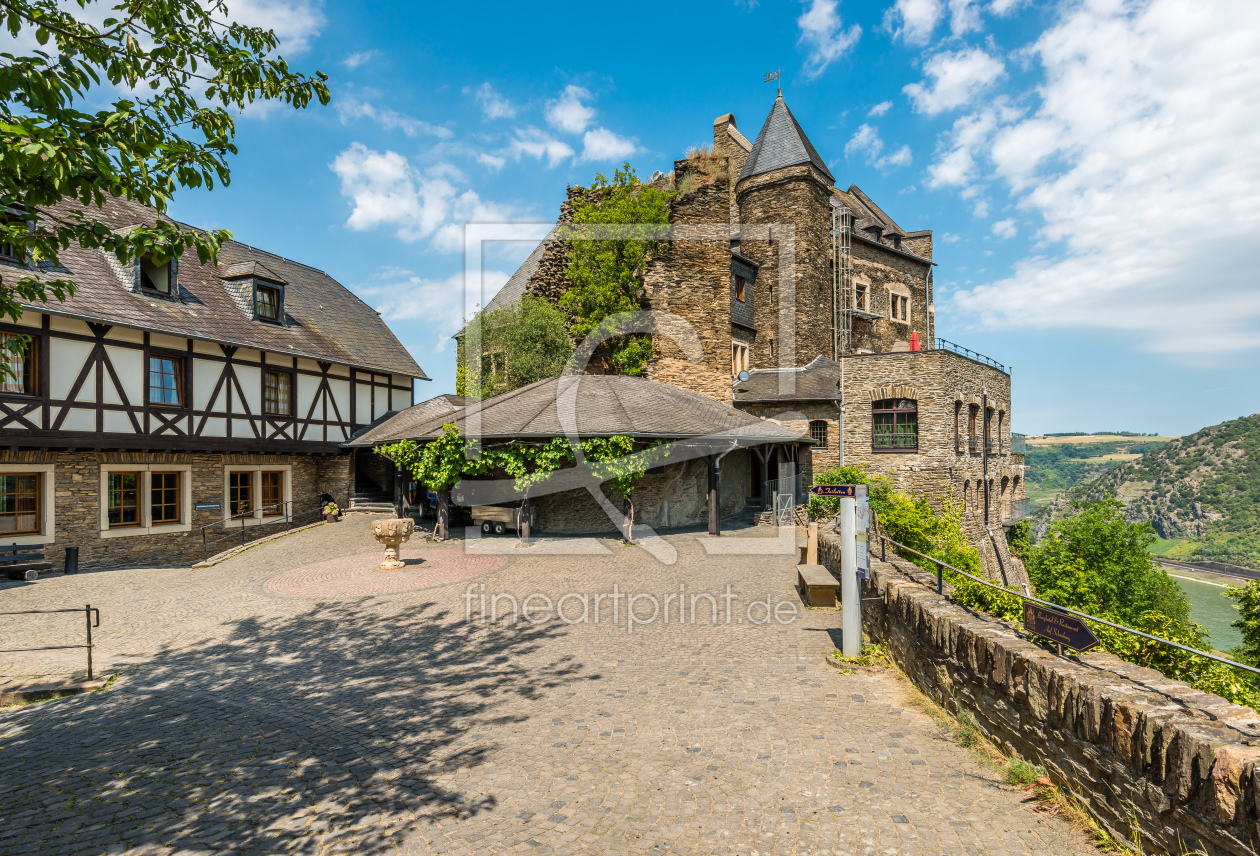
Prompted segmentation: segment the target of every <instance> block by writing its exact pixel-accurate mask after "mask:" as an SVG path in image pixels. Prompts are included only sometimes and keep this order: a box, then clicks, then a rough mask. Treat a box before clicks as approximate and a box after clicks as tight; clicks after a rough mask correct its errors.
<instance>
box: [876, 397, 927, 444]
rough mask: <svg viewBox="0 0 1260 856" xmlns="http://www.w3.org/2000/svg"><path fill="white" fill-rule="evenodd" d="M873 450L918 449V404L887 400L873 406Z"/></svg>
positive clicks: (900, 400) (911, 401) (902, 399)
mask: <svg viewBox="0 0 1260 856" xmlns="http://www.w3.org/2000/svg"><path fill="white" fill-rule="evenodd" d="M871 448H872V449H882V450H886V451H894V452H897V451H913V450H915V449H918V448H919V404H918V402H917V401H914V400H913V399H909V398H886V399H884V400H883V401H877V402H875V403H874V404H873V405H871Z"/></svg>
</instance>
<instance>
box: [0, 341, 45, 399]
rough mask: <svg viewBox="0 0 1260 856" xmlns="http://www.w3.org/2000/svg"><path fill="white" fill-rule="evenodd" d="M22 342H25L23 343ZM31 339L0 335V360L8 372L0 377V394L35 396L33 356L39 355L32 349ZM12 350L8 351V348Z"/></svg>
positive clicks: (33, 342) (36, 350)
mask: <svg viewBox="0 0 1260 856" xmlns="http://www.w3.org/2000/svg"><path fill="white" fill-rule="evenodd" d="M22 340H25V341H24V342H23V341H22ZM34 344H35V341H34V340H33V339H30V338H27V337H25V336H21V335H19V334H17V333H0V360H4V362H5V363H6V364H7V366H8V371H6V372H4V374H3V375H0V394H8V395H37V394H38V392H37V390H36V387H35V379H36V378H37V377H38V375H37V374H36V372H35V355H36V354H37V353H39V351H38V349H37V348H35V347H34ZM11 346H12V347H13V350H10V347H11Z"/></svg>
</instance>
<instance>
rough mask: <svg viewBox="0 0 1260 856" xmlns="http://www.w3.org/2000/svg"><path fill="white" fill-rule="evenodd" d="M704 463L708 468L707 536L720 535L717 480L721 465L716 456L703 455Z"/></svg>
mask: <svg viewBox="0 0 1260 856" xmlns="http://www.w3.org/2000/svg"><path fill="white" fill-rule="evenodd" d="M704 462H705V463H706V464H707V465H708V468H709V534H710V535H721V534H722V523H721V519H720V518H719V516H718V479H719V477H720V475H721V471H720V469H719V467H720V466H721V465H720V463H719V461H718V456H717V455H705V456H704Z"/></svg>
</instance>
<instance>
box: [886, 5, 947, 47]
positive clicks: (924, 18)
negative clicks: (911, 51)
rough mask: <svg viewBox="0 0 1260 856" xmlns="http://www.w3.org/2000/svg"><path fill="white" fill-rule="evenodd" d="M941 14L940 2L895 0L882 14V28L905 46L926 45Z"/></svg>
mask: <svg viewBox="0 0 1260 856" xmlns="http://www.w3.org/2000/svg"><path fill="white" fill-rule="evenodd" d="M943 12H944V10H943V8H942V5H941V2H940V0H897V2H896V3H894V4H893V5H892V7H891V8H890V9H889V10H888V11H887V12H885V13H884V26H885V27H887V28H888V29H889V30H891V31H892V34H893V37H894V38H900V39H901V40H902V41H904V42H905V43H906V44H910V45H926V44H927V43H928V41H929V40H930V39H931V38H932V33H933V31H935V30H936V25H937V23H939V22H940V20H941V15H942V14H943Z"/></svg>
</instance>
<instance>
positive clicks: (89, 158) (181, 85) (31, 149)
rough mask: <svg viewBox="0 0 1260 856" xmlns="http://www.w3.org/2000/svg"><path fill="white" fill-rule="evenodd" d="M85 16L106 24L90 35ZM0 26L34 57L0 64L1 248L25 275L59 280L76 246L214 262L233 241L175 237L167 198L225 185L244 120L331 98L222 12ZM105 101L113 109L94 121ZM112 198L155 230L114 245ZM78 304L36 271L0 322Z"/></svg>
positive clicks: (206, 0)
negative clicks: (129, 205)
mask: <svg viewBox="0 0 1260 856" xmlns="http://www.w3.org/2000/svg"><path fill="white" fill-rule="evenodd" d="M90 8H92V9H95V8H106V9H108V10H109V11H108V13H106V16H105V18H104V19H103V21H102V22H101V25H100V26H99V27H98V26H97V25H95V24H93V23H91V22H90V20H88V19H89V18H91V17H92V15H91V14H90V12H89V9H90ZM0 19H2V20H3V25H4V27H5V28H6V29H7V30H8V32H9V35H10V36H13V37H15V38H16V37H17V36H19V35H20V34H22V33H23V32H28V33H31V34H32V35H33V36H34V38H35V40H36V42H38V44H39V45H40V48H38V49H36V50H33V51H31V52H30V54H29V55H26V56H18V55H15V54H12V53H0V209H3V219H0V243H5V244H8V245H9V246H10V247H12V248H13V250H14V252H15V254H16V256H17V258H18V260H19V262H21V263H23V264H24V265H26V266H28V270H30V268H31V267H32V266H40V267H46V268H50V269H53V270H55V269H56V268H58V267H59V266H60V253H61V252H62V251H63V250H66V249H68V248H69V247H71V246H72V245H75V246H79V247H83V248H86V249H100V250H103V251H105V252H109V253H113V255H114V256H115V257H116V258H117V259H118V261H119V262H120V263H123V264H128V263H131V262H132V261H134V260H135V259H137V258H139V257H141V256H143V255H146V254H151V255H152V257H153V260H154V262H155V263H157V264H164V263H166V262H167V261H169V260H170V259H173V258H178V257H180V256H182V255H183V254H184V252H185V251H188V250H192V251H195V252H196V253H197V257H198V259H199V260H200V261H201V263H202V264H206V263H209V262H212V261H214V260H215V259H216V258H217V255H218V252H219V248H220V247H221V246H222V244H223V242H225V241H227V240H230V239H231V237H232V235H231V233H230V232H228V231H227V230H225V229H216V230H210V231H200V230H183V229H180V228H179V227H178V226H177V225H176V224H175V223H173V222H171V221H170V219H169V217H166V216H165V214H166V211H167V207H168V205H169V203H170V201H171V199H172V198H173V196H174V193H175V191H176V190H177V189H178V188H181V187H187V188H194V187H206V188H213V187H214V186H215V183H216V182H218V184H220V185H227V184H228V183H229V181H230V180H231V170H230V168H229V166H228V160H227V159H228V157H229V156H230V155H234V154H236V153H237V148H236V145H235V143H234V142H233V140H234V139H235V135H236V125H235V114H236V113H237V112H239V111H241V110H243V109H244V108H245V107H246V106H248V105H250V104H253V103H256V102H259V101H279V102H283V103H285V104H288V105H290V106H292V107H294V108H296V109H301V108H304V107H306V106H307V105H308V104H310V102H311V101H312V100H318V101H319V102H320V103H321V104H327V103H328V102H329V98H330V95H329V91H328V86H327V79H328V78H327V76H326V75H324V74H322V73H320V72H315V73H314V74H311V75H307V74H302V73H299V72H295V71H293V70H291V69H290V68H289V64H288V63H287V62H286V61H285V60H284V58H283V57H281V56H279V55H274V52H275V51H276V50H277V49H278V48H279V46H280V43H279V39H278V38H277V36H276V34H275V33H274V32H273V31H271V30H267V29H263V28H261V27H250V26H245V25H243V24H239V23H235V22H232V21H231V20H230V16H229V9H228V7H227V5H226V3H225V2H224V0H125V2H120V3H117V4H116V5H112V6H106V5H105V4H97V3H95V2H94V0H71V2H68V3H67V2H63V0H0ZM102 94H103V95H104V98H105V99H108V98H111V97H112V98H113V99H114V100H113V101H112V103H111V104H109V106H108V107H106V108H104V109H99V110H90V109H89V108H88V105H89V103H93V102H95V103H99V102H100V101H101V100H104V99H102ZM115 197H124V198H127V199H131V200H133V201H135V202H138V203H141V204H143V205H147V206H149V207H151V208H153V209H155V210H156V211H157V213H158V217H157V218H156V222H155V223H152V224H147V223H145V224H138V225H137V226H136V227H135V228H133V229H131V230H130V231H128V232H126V233H125V234H124V233H120V232H116V231H114V229H113V228H112V227H111V225H110V224H108V223H105V222H103V221H102V219H101V218H100V210H101V208H102V207H103V206H104V205H105V204H106V202H107V201H108V200H109V199H111V198H115ZM40 263H44V264H42V265H41V264H40ZM74 290H75V286H74V283H73V282H71V281H69V280H66V279H59V278H57V277H55V276H49V275H44V276H37V275H35V273H34V271H33V270H31V272H30V273H28V274H27V275H25V276H22V277H20V278H19V279H18V280H17V281H13V280H12V279H10V278H8V277H6V278H5V280H4V282H3V284H2V285H0V314H3V315H5V316H8V317H9V318H12V319H14V320H17V319H18V318H20V317H21V313H22V307H21V305H20V304H21V302H27V303H42V302H47V301H48V300H49V299H50V298H55V299H57V300H60V301H64V300H65V299H67V298H68V297H69V296H70V295H72V294H73V293H74ZM11 345H12V343H11ZM14 347H16V346H14Z"/></svg>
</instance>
